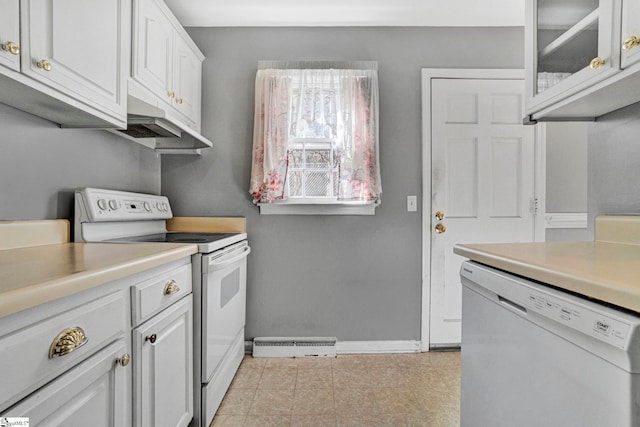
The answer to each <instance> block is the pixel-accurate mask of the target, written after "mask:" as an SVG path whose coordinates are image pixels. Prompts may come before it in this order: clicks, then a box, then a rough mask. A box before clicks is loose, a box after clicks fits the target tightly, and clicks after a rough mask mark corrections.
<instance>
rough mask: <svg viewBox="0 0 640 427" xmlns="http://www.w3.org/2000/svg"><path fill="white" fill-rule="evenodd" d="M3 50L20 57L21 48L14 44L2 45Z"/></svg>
mask: <svg viewBox="0 0 640 427" xmlns="http://www.w3.org/2000/svg"><path fill="white" fill-rule="evenodd" d="M2 50H6V51H7V52H9V53H10V54H12V55H20V46H18V45H17V44H15V43H14V42H6V43H5V44H3V45H2Z"/></svg>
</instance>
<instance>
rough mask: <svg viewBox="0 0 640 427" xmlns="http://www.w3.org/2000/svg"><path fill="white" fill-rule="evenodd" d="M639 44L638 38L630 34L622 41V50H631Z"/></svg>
mask: <svg viewBox="0 0 640 427" xmlns="http://www.w3.org/2000/svg"><path fill="white" fill-rule="evenodd" d="M639 44H640V39H639V38H638V37H636V36H631V37H629V38H628V39H626V40H625V41H624V43H622V48H623V49H624V50H631V49H633V48H634V47H636V46H638V45H639Z"/></svg>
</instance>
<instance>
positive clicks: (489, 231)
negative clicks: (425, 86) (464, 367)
mask: <svg viewBox="0 0 640 427" xmlns="http://www.w3.org/2000/svg"><path fill="white" fill-rule="evenodd" d="M431 82H432V92H431V96H432V99H431V101H432V108H431V112H432V113H431V131H432V135H431V151H432V156H431V159H432V165H431V170H432V177H431V183H432V184H431V185H432V188H431V191H432V194H431V196H432V205H431V207H432V212H431V296H430V325H431V326H430V345H431V346H432V347H437V346H451V345H454V346H455V345H458V344H459V343H460V325H461V284H460V278H459V270H460V264H461V262H462V261H463V260H464V258H463V257H460V256H458V255H455V254H454V253H453V246H454V245H455V244H458V243H474V242H475V243H491V242H506V241H512V242H516V241H533V240H534V216H533V213H532V212H531V211H530V203H531V201H532V200H533V197H534V139H533V128H532V127H525V126H523V125H522V124H521V123H520V121H521V118H522V112H523V96H524V95H523V91H524V82H523V81H522V80H481V79H432V80H431ZM437 212H442V213H444V218H443V219H442V220H439V219H438V218H437V217H436V213H437ZM436 226H437V227H440V228H439V230H436ZM438 231H440V232H438Z"/></svg>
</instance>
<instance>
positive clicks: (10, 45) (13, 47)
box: [0, 0, 20, 71]
mask: <svg viewBox="0 0 640 427" xmlns="http://www.w3.org/2000/svg"><path fill="white" fill-rule="evenodd" d="M0 10H1V11H2V13H0V64H2V65H4V66H5V67H9V68H11V69H12V70H15V71H20V3H19V0H0Z"/></svg>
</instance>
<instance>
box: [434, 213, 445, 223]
mask: <svg viewBox="0 0 640 427" xmlns="http://www.w3.org/2000/svg"><path fill="white" fill-rule="evenodd" d="M436 218H437V219H438V220H439V221H442V220H443V219H444V212H442V211H438V212H436Z"/></svg>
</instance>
